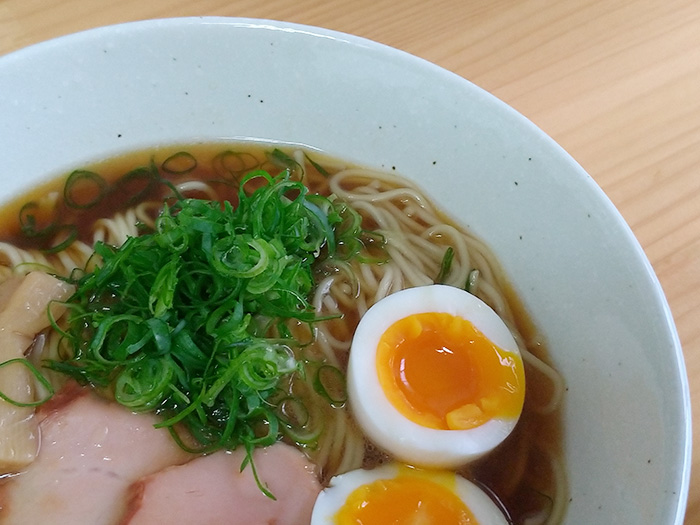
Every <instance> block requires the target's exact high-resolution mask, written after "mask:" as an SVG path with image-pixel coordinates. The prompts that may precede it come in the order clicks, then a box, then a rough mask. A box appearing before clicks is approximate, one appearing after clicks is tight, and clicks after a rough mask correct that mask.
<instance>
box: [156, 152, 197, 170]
mask: <svg viewBox="0 0 700 525" xmlns="http://www.w3.org/2000/svg"><path fill="white" fill-rule="evenodd" d="M161 167H162V168H163V171H164V172H166V173H171V174H175V175H183V174H185V173H189V172H191V171H193V170H194V169H195V168H196V167H197V159H195V158H194V156H193V155H192V154H191V153H188V152H187V151H179V152H177V153H175V154H173V155H170V157H168V158H167V159H165V160H164V161H163V164H161Z"/></svg>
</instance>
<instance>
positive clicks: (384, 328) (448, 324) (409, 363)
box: [348, 285, 525, 468]
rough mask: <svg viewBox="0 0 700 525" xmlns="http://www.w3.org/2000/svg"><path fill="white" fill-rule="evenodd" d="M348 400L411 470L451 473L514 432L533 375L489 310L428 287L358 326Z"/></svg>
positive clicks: (373, 311)
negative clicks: (527, 372)
mask: <svg viewBox="0 0 700 525" xmlns="http://www.w3.org/2000/svg"><path fill="white" fill-rule="evenodd" d="M348 395H349V401H350V406H351V408H352V410H353V413H354V415H355V418H356V419H357V421H358V423H359V425H360V426H361V427H362V429H363V430H364V431H365V433H366V434H367V436H368V437H369V438H370V439H371V440H372V441H373V442H374V443H375V444H376V445H378V446H379V447H380V448H383V449H384V450H386V451H387V452H389V453H390V454H391V455H393V456H394V457H395V458H396V459H399V460H401V461H404V462H406V463H409V464H411V465H417V466H425V467H432V468H450V467H456V466H459V465H463V464H465V463H467V462H469V461H471V460H474V459H476V458H478V457H480V456H482V455H483V454H486V453H488V452H489V451H491V450H493V449H494V448H495V447H496V446H498V444H500V443H501V442H502V441H503V440H504V439H505V438H506V437H507V436H508V435H509V434H510V432H511V431H512V430H513V428H514V427H515V424H516V423H517V421H518V418H519V417H520V413H521V411H522V407H523V402H524V398H525V373H524V370H523V361H522V358H521V356H520V351H519V350H518V347H517V345H516V343H515V340H514V339H513V336H512V335H511V332H510V330H509V329H508V328H507V327H506V325H505V324H504V322H503V321H502V320H501V318H500V317H499V316H498V315H497V314H496V313H495V312H494V311H493V310H492V309H491V308H490V307H489V306H488V305H487V304H486V303H484V302H483V301H481V300H480V299H478V298H477V297H475V296H473V295H472V294H470V293H468V292H466V291H464V290H461V289H459V288H455V287H451V286H444V285H430V286H420V287H416V288H408V289H405V290H402V291H400V292H396V293H394V294H392V295H389V296H388V297H386V298H384V299H382V300H381V301H379V302H377V303H376V304H375V305H373V306H372V307H371V308H370V309H369V310H368V311H367V312H366V313H365V315H364V316H363V317H362V319H361V320H360V323H359V325H358V327H357V330H356V331H355V335H354V337H353V341H352V347H351V350H350V361H349V364H348Z"/></svg>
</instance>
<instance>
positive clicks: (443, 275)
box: [435, 246, 455, 284]
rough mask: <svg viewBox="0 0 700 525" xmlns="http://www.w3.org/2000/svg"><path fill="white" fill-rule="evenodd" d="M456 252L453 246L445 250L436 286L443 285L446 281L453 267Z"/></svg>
mask: <svg viewBox="0 0 700 525" xmlns="http://www.w3.org/2000/svg"><path fill="white" fill-rule="evenodd" d="M454 255H455V251H454V249H453V248H452V246H448V247H447V249H446V250H445V255H443V256H442V262H441V263H440V273H438V275H437V277H436V278H435V284H443V283H444V282H445V279H447V276H448V274H449V273H450V268H451V267H452V259H454Z"/></svg>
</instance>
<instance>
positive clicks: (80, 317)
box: [49, 153, 367, 452]
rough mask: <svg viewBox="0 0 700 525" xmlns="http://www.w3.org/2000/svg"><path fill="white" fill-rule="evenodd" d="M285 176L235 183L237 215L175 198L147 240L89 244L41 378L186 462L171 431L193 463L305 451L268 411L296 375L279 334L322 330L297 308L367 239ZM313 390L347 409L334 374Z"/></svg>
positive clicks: (311, 435) (313, 432)
mask: <svg viewBox="0 0 700 525" xmlns="http://www.w3.org/2000/svg"><path fill="white" fill-rule="evenodd" d="M176 155H181V154H176ZM231 155H233V153H231ZM274 158H276V159H277V160H278V162H284V163H288V158H287V157H285V156H283V155H280V154H279V153H277V154H274ZM171 159H172V158H171ZM183 159H185V157H184V156H182V155H181V156H180V157H178V160H183ZM291 169H292V168H291V167H290V169H286V170H284V171H283V172H282V173H280V174H279V175H277V176H272V175H270V174H269V173H267V172H265V171H261V170H257V171H253V172H251V173H249V174H247V175H246V176H245V177H244V178H243V179H242V180H241V181H240V186H239V192H238V203H237V206H236V207H235V208H234V207H233V206H232V205H231V204H230V203H228V202H225V203H218V202H211V201H205V200H199V199H182V198H180V197H178V198H177V200H175V201H174V202H173V203H172V204H171V205H170V206H167V205H166V206H165V207H164V209H163V212H162V214H161V215H160V216H159V217H158V218H157V219H156V223H155V228H154V231H153V232H152V233H148V234H145V235H142V236H140V237H130V238H128V239H127V240H126V242H125V243H124V244H123V245H122V246H121V247H119V248H115V247H112V246H108V245H106V244H104V243H97V244H96V246H95V255H96V257H97V258H98V259H97V260H98V261H99V262H97V263H96V267H95V269H94V271H92V272H85V273H82V274H76V275H75V277H74V279H75V284H76V285H77V287H76V290H77V291H76V292H75V294H74V295H73V297H71V298H70V300H69V301H68V327H66V328H65V329H63V334H64V335H65V337H66V338H67V340H69V341H70V342H71V344H72V347H73V355H72V356H71V357H70V358H69V359H67V360H65V361H53V362H51V363H50V364H49V366H50V367H51V368H53V369H55V370H58V371H60V372H63V373H66V374H69V375H71V376H73V377H75V378H76V379H77V380H78V381H80V382H82V383H90V384H92V385H95V386H97V387H99V388H103V389H105V390H107V391H110V392H113V395H114V397H115V399H116V401H118V402H119V403H121V404H123V405H125V406H127V407H128V408H129V409H131V410H134V411H144V410H155V411H157V412H158V413H160V414H161V415H162V417H163V418H162V420H161V421H160V422H159V423H158V426H159V427H164V428H168V430H169V431H170V433H171V434H172V435H173V436H174V438H175V439H176V440H177V441H178V443H180V444H181V446H184V447H186V448H188V449H189V447H188V446H186V445H185V441H187V440H183V439H181V438H180V435H179V428H181V427H180V425H182V428H184V429H185V431H186V432H187V433H189V434H190V436H192V437H193V438H194V439H195V440H196V441H197V442H198V445H199V447H198V448H197V450H199V451H205V452H210V451H213V450H216V449H218V448H228V449H233V448H236V447H237V446H239V445H243V446H245V447H246V450H248V448H249V447H251V446H265V445H269V444H271V443H274V442H275V441H276V440H278V439H279V438H280V436H281V435H282V434H283V433H284V434H285V435H287V436H297V437H298V438H299V439H300V440H302V439H303V440H304V442H305V443H310V442H311V441H313V440H314V439H315V438H316V437H317V435H318V432H320V430H319V429H318V425H315V426H314V428H307V426H306V425H305V424H303V423H302V424H300V425H299V426H295V424H293V423H292V422H291V420H289V419H288V418H284V419H283V420H280V417H281V416H280V414H281V412H280V411H279V408H278V407H276V405H275V397H276V396H277V392H278V389H279V385H280V384H281V382H282V381H283V380H284V384H289V381H290V379H291V378H293V376H294V375H295V374H297V373H298V372H299V371H300V370H301V369H302V363H301V362H300V361H297V359H296V358H295V356H294V349H295V348H301V347H303V346H304V345H305V344H308V341H298V340H296V339H294V338H293V337H292V335H291V331H290V330H289V328H287V326H286V323H287V322H289V321H290V320H296V321H300V322H303V323H314V322H317V321H319V320H320V319H319V318H318V317H317V316H316V314H315V311H314V309H313V306H312V305H311V304H310V302H309V301H310V297H311V296H312V294H313V291H314V287H315V273H314V272H315V268H316V265H317V264H318V263H319V262H324V261H325V262H326V263H327V264H329V265H331V266H332V265H333V262H332V261H334V260H335V261H338V262H339V263H340V261H341V259H338V257H342V260H346V259H350V258H353V257H361V256H362V254H364V252H365V248H364V245H363V243H364V242H365V241H364V239H366V236H367V232H364V231H363V230H362V229H361V221H360V220H359V215H357V213H356V212H354V211H353V210H351V208H349V207H348V206H346V205H345V204H344V203H342V202H335V201H334V199H330V198H326V197H322V196H320V195H310V194H309V190H308V188H307V187H306V186H304V185H303V184H302V183H301V182H298V181H295V180H293V179H292V171H291ZM134 173H135V174H134V177H137V176H138V177H142V176H143V177H144V178H145V177H147V176H148V172H146V171H139V172H138V175H136V173H137V172H134ZM146 180H147V179H146ZM342 264H346V263H342ZM314 386H315V388H316V390H317V391H318V392H319V393H320V394H321V395H322V396H323V397H324V398H325V399H326V400H327V401H328V402H329V403H331V404H332V405H334V406H336V405H339V404H343V403H345V399H346V394H345V381H344V378H343V376H342V373H341V372H340V371H339V370H338V369H337V368H335V367H331V366H325V365H324V366H321V367H320V368H319V369H318V371H317V375H316V377H315V379H314ZM300 442H301V441H300Z"/></svg>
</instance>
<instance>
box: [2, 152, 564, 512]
mask: <svg viewBox="0 0 700 525" xmlns="http://www.w3.org/2000/svg"><path fill="white" fill-rule="evenodd" d="M0 225H2V226H1V227H2V231H1V232H0V239H1V240H2V242H0V282H1V284H0V327H1V328H2V330H0V339H2V340H1V341H0V363H2V364H1V365H0V393H2V399H0V412H1V413H0V421H1V423H0V433H1V434H2V435H0V468H1V469H2V471H1V472H2V481H1V482H0V506H1V508H0V523H70V522H84V523H88V522H89V523H132V524H133V523H149V522H150V523H154V522H168V523H197V522H206V523H268V522H274V523H297V524H299V523H313V524H321V523H327V524H342V523H361V524H367V525H369V524H372V523H440V524H447V523H479V522H481V523H529V524H533V523H558V522H560V521H561V520H562V517H563V513H564V510H565V505H566V501H567V499H568V495H567V493H566V487H565V479H564V474H563V467H562V457H561V450H560V449H561V443H560V437H561V436H560V432H561V429H560V414H559V406H560V403H561V398H562V395H563V390H564V388H563V383H562V380H561V378H560V377H559V375H558V373H557V372H556V371H555V370H554V369H552V368H551V366H550V365H549V364H548V359H547V355H546V353H545V350H544V349H543V346H542V344H541V340H540V339H539V338H538V334H537V332H536V330H535V329H534V328H533V326H532V324H531V323H530V322H529V320H528V319H527V317H526V316H525V313H524V312H523V309H522V308H521V306H520V304H519V303H518V301H517V299H516V298H515V297H514V295H513V293H512V292H511V289H510V288H509V287H508V284H507V282H506V280H505V279H504V276H503V275H502V272H501V270H500V269H499V265H498V262H497V261H496V260H494V257H493V255H492V254H491V253H490V251H489V249H488V248H487V247H486V246H485V245H484V243H482V242H481V241H480V240H479V239H477V238H476V237H474V236H473V235H472V234H471V233H469V232H468V231H466V230H465V229H464V228H462V227H460V226H459V225H457V224H455V223H454V222H452V221H450V220H448V219H447V218H446V217H445V216H444V215H443V214H442V213H441V212H440V211H439V209H437V208H435V207H434V205H433V204H432V203H431V202H430V200H429V199H428V198H427V197H426V196H425V195H424V194H423V193H422V191H421V189H419V188H418V187H417V186H416V185H415V184H414V183H412V182H410V181H408V180H405V179H403V178H401V177H399V176H397V175H395V174H393V173H378V172H375V171H369V170H366V169H360V168H358V167H355V166H349V165H346V164H345V163H343V162H341V161H339V160H337V159H332V158H327V157H325V156H322V155H321V154H319V153H317V152H311V151H304V150H299V149H272V148H269V147H262V146H250V145H231V144H228V145H221V144H215V145H206V146H205V145H198V146H193V147H188V148H162V149H157V150H155V151H148V152H138V153H134V154H130V155H127V156H125V157H123V158H117V159H112V160H109V161H107V162H102V163H99V164H96V165H94V166H90V167H86V168H81V169H78V170H76V171H74V172H72V173H70V174H69V175H68V176H67V177H63V178H62V179H61V180H60V181H54V182H52V183H51V184H48V185H46V186H45V187H41V188H38V189H36V190H35V191H34V193H32V194H30V195H25V196H23V197H22V198H21V199H19V200H17V201H15V202H13V203H10V204H8V205H6V206H5V208H4V210H3V215H2V219H1V220H0ZM193 495H195V496H196V497H195V496H193ZM236 520H238V521H236ZM285 520H286V521H285ZM392 520H393V521H392ZM421 520H422V521H421Z"/></svg>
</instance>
